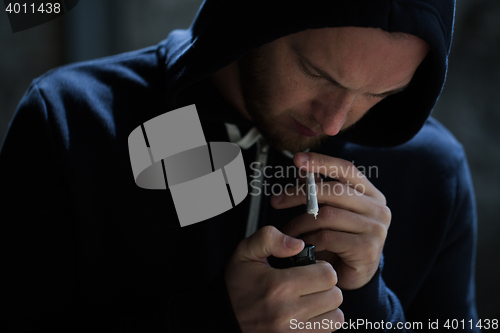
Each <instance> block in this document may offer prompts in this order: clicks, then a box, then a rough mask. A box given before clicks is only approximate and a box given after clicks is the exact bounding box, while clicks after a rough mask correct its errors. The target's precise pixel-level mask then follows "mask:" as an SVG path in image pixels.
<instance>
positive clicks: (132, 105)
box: [0, 0, 477, 332]
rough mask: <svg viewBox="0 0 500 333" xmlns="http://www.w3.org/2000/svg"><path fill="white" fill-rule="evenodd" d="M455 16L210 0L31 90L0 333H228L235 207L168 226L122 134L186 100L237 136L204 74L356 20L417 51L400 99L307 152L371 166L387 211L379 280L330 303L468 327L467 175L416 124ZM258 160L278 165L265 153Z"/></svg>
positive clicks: (425, 112)
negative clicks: (423, 47) (266, 47)
mask: <svg viewBox="0 0 500 333" xmlns="http://www.w3.org/2000/svg"><path fill="white" fill-rule="evenodd" d="M454 5H455V4H454V1H447V0H426V1H417V0H399V1H398V0H384V1H383V0H370V1H360V0H357V1H356V0H349V1H333V0H330V1H326V0H325V1H291V0H290V1H279V0H273V1H259V0H254V1H223V0H208V1H206V2H205V3H204V4H203V6H202V7H201V9H200V11H199V13H198V15H197V17H196V19H195V21H194V22H193V24H192V26H191V28H190V29H188V30H176V31H173V32H172V33H171V34H170V35H169V36H168V38H167V39H166V40H165V41H163V42H161V43H160V44H158V45H157V46H154V47H150V48H147V49H143V50H139V51H136V52H130V53H125V54H121V55H117V56H114V57H109V58H105V59H99V60H95V61H89V62H85V63H78V64H73V65H69V66H65V67H62V68H58V69H55V70H52V71H50V72H49V73H47V74H45V75H43V76H42V77H40V78H38V79H36V80H34V81H33V83H32V85H31V86H30V88H29V90H28V92H27V93H26V95H25V96H24V98H23V99H22V101H21V103H20V105H19V108H18V110H17V112H16V115H15V117H14V120H13V121H12V123H11V126H10V128H9V132H8V135H7V137H6V140H5V142H4V146H3V147H2V151H1V154H0V175H1V176H0V188H1V189H2V192H3V193H4V194H5V195H4V197H5V196H7V197H8V198H7V200H4V201H3V207H2V209H1V215H0V216H1V221H2V223H1V232H0V244H2V254H1V260H2V261H1V267H2V269H1V273H0V274H1V278H2V283H1V287H0V288H1V294H0V299H1V302H2V303H1V304H2V308H1V311H2V312H1V317H0V318H1V322H0V330H1V331H2V332H10V331H27V332H28V331H29V332H31V331H32V332H35V331H40V330H42V328H43V329H45V330H47V329H48V330H50V331H51V332H59V331H61V332H63V331H64V332H80V331H82V332H84V331H85V332H88V331H112V332H122V331H123V332H125V331H127V332H128V331H130V332H165V331H166V332H195V331H198V332H200V331H210V332H230V331H235V332H237V331H239V328H238V325H237V322H236V320H235V317H234V314H233V312H232V308H231V304H230V302H229V300H228V297H227V292H226V288H225V283H224V279H223V274H222V273H223V270H224V265H225V263H226V261H227V260H228V258H229V257H230V256H231V255H232V253H233V251H234V248H235V247H236V245H237V244H238V242H239V241H240V240H241V239H243V237H244V235H245V223H244V221H246V219H247V216H248V209H249V203H248V201H249V198H247V199H245V201H244V202H243V203H242V204H240V205H238V206H237V207H236V208H234V209H232V210H230V211H227V212H226V213H224V214H221V215H219V216H216V217H214V218H212V219H210V220H207V221H204V222H202V223H197V224H194V225H191V226H188V227H184V228H181V227H180V226H179V223H178V220H177V216H176V213H175V208H174V205H173V202H172V199H171V197H170V194H169V192H168V191H151V190H144V189H141V188H139V187H137V186H136V185H135V182H134V179H133V175H132V169H131V166H130V160H129V155H128V146H127V138H128V135H129V134H130V132H131V131H132V130H134V129H135V128H136V127H137V126H139V125H140V124H142V123H144V122H145V121H147V120H149V119H151V118H153V117H155V116H158V115H160V114H163V113H165V112H167V111H169V110H173V109H176V108H178V107H181V106H185V105H189V104H192V103H195V104H196V105H197V107H198V112H199V114H200V118H201V120H202V126H203V130H204V133H205V137H206V139H207V141H229V137H228V134H227V132H226V127H225V123H232V124H235V125H237V126H238V127H239V129H240V131H241V132H243V133H244V132H245V131H248V130H249V129H250V128H251V127H252V124H251V123H249V122H248V121H247V120H246V119H244V118H243V117H241V116H240V115H239V113H238V112H237V111H236V110H234V109H233V108H232V107H231V106H230V105H228V104H227V103H226V102H225V101H224V100H223V98H221V97H220V95H219V94H218V92H217V90H216V89H215V88H214V87H213V86H211V84H210V83H209V81H208V80H206V79H207V78H208V77H209V76H210V74H212V73H214V72H215V71H217V70H219V69H221V68H223V67H225V66H227V65H228V64H230V63H232V62H233V61H235V60H237V59H239V58H240V57H242V56H243V55H245V54H247V53H248V52H249V51H251V50H252V49H254V48H256V47H258V46H261V45H263V44H264V43H267V42H270V41H273V40H275V39H277V38H279V37H282V36H285V35H288V34H291V33H295V32H299V31H302V30H305V29H313V28H322V27H340V26H358V27H374V28H381V29H383V30H386V31H389V32H405V33H409V34H413V35H416V36H418V37H420V38H422V39H423V40H425V41H426V42H427V43H428V44H429V45H430V52H429V54H428V56H427V57H426V59H425V60H424V61H423V63H422V64H421V66H420V67H419V68H418V70H417V72H416V73H415V76H414V78H413V80H412V82H411V84H410V86H409V87H408V88H407V89H406V90H404V92H401V93H398V94H396V95H393V96H390V97H388V98H386V99H384V100H383V101H382V102H380V103H379V104H377V105H376V106H374V107H373V108H372V109H371V110H370V111H369V113H368V114H367V115H366V116H365V117H363V118H362V119H361V120H360V121H359V123H358V124H357V125H356V126H355V127H354V129H353V130H352V131H348V132H346V133H343V134H341V135H338V136H336V137H331V138H330V139H329V140H328V142H327V143H326V144H325V145H324V146H322V147H321V148H320V149H319V150H318V152H321V153H323V154H328V155H332V156H336V157H340V158H343V159H346V160H349V161H354V163H355V164H356V165H358V166H366V167H368V166H376V167H377V170H378V173H377V174H376V175H374V174H373V175H371V177H369V178H370V181H371V182H372V183H373V184H374V185H375V186H376V187H377V188H378V189H379V190H380V191H381V192H382V193H384V195H385V196H386V198H387V203H388V206H389V207H390V208H391V211H392V222H391V227H390V229H389V234H388V237H387V240H386V244H385V247H384V255H383V260H382V262H381V264H380V268H379V270H378V271H377V273H376V274H375V276H374V277H373V279H372V280H371V281H370V282H369V283H368V284H367V285H366V286H364V287H363V288H361V289H359V290H356V291H345V292H344V302H343V304H342V305H341V309H342V310H343V312H344V314H345V318H346V321H348V322H349V321H355V320H357V319H364V320H366V321H369V322H371V323H381V322H382V321H383V322H385V323H387V322H391V323H392V324H393V325H394V328H396V325H397V323H407V324H408V325H409V326H412V325H418V323H422V327H423V329H422V330H418V331H426V330H428V329H429V323H430V322H436V320H437V321H438V325H439V331H441V330H444V329H446V328H445V327H444V325H445V324H446V322H447V320H449V322H448V323H449V324H450V325H451V324H452V320H453V319H456V320H458V322H459V327H460V328H461V327H462V326H464V327H465V328H466V329H467V330H469V331H477V329H476V328H475V324H476V322H477V315H476V310H475V299H474V255H475V253H474V251H475V239H476V212H475V204H474V195H473V189H472V184H471V179H470V175H469V170H468V166H467V162H466V158H465V155H464V152H463V149H462V147H461V145H460V144H459V143H458V142H457V141H456V140H455V138H454V137H453V136H452V135H451V134H450V133H449V132H448V131H447V130H446V129H445V128H444V127H443V126H442V125H440V124H439V123H438V122H437V121H436V120H434V119H433V118H430V117H429V115H430V113H431V111H432V108H433V107H434V105H435V103H436V101H437V98H438V96H439V94H440V92H441V89H442V86H443V84H444V81H445V77H446V72H447V59H448V54H449V50H450V44H451V39H452V34H453V21H454ZM402 111H404V112H402ZM254 156H255V147H252V148H249V149H248V150H246V151H244V160H245V163H246V166H247V174H250V164H251V163H252V162H253V161H254ZM268 163H269V165H271V166H284V167H286V166H291V165H292V162H291V160H290V159H289V158H288V157H286V156H284V155H283V154H282V153H281V152H279V151H276V150H274V149H271V151H270V152H269V156H268ZM369 176H370V175H369ZM271 181H272V182H282V181H285V180H280V179H274V180H271ZM301 209H303V208H302V207H298V208H296V209H289V210H285V211H276V210H274V209H272V208H270V205H269V196H263V197H262V205H261V211H260V215H259V216H260V218H259V223H260V225H261V226H263V225H265V224H273V225H275V226H277V227H280V226H282V225H283V224H284V223H286V222H287V221H289V220H290V219H291V218H292V217H294V216H296V215H297V214H300V213H302V210H301ZM462 320H463V321H462ZM471 324H472V329H471ZM386 327H387V325H386ZM361 328H363V327H361ZM364 328H365V329H366V327H364ZM360 330H361V329H360ZM366 330H368V331H370V329H366ZM391 331H392V330H391ZM394 331H398V330H397V329H394ZM400 331H402V330H400ZM406 331H408V332H411V331H412V330H411V329H410V330H406Z"/></svg>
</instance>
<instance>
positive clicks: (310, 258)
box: [268, 244, 316, 268]
mask: <svg viewBox="0 0 500 333" xmlns="http://www.w3.org/2000/svg"><path fill="white" fill-rule="evenodd" d="M268 261H269V264H270V265H271V266H273V267H274V268H290V267H297V266H306V265H310V264H314V263H316V252H315V248H314V245H312V244H306V245H304V248H303V249H302V251H300V252H299V253H297V254H296V255H294V256H293V257H289V258H276V257H273V256H271V257H269V258H268Z"/></svg>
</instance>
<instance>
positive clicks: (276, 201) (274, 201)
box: [271, 193, 285, 205]
mask: <svg viewBox="0 0 500 333" xmlns="http://www.w3.org/2000/svg"><path fill="white" fill-rule="evenodd" d="M284 197H285V195H284V194H283V193H281V194H280V195H273V196H272V197H271V203H272V204H273V205H277V204H279V203H280V202H281V201H283V198H284Z"/></svg>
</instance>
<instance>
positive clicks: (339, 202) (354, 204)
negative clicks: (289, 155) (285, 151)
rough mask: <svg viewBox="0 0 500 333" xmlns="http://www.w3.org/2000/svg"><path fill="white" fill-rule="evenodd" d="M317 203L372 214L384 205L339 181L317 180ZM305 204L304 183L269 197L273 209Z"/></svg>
mask: <svg viewBox="0 0 500 333" xmlns="http://www.w3.org/2000/svg"><path fill="white" fill-rule="evenodd" d="M316 185H317V186H318V189H317V191H316V192H317V197H318V203H320V204H326V205H329V206H333V207H337V208H342V209H345V210H350V211H352V212H355V213H359V214H365V215H372V213H376V212H378V211H379V210H380V209H381V207H386V206H385V205H384V204H382V203H381V202H379V201H377V200H376V199H374V198H372V197H369V196H366V195H364V194H363V193H360V192H358V191H356V190H354V189H353V188H351V187H349V186H347V185H344V184H342V183H340V182H335V181H333V182H319V183H316ZM285 194H286V195H285ZM303 204H306V194H305V185H299V186H294V187H290V188H287V189H286V190H285V192H284V193H282V194H281V195H279V196H273V197H271V205H272V207H273V208H275V209H284V208H290V207H295V206H298V205H303Z"/></svg>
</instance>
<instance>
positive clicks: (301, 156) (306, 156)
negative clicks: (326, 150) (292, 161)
mask: <svg viewBox="0 0 500 333" xmlns="http://www.w3.org/2000/svg"><path fill="white" fill-rule="evenodd" d="M297 159H298V160H299V163H300V164H306V162H307V161H308V160H309V154H306V153H297Z"/></svg>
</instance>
